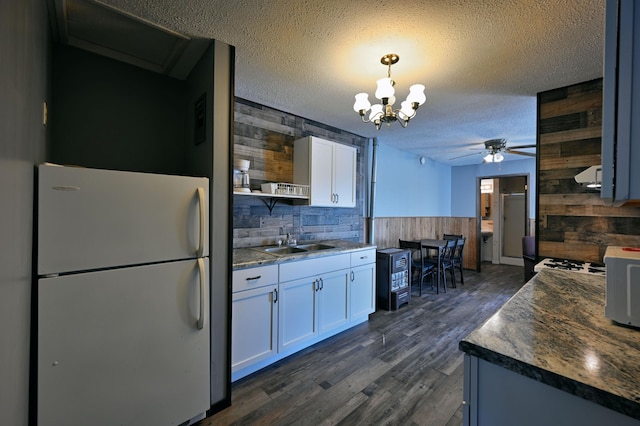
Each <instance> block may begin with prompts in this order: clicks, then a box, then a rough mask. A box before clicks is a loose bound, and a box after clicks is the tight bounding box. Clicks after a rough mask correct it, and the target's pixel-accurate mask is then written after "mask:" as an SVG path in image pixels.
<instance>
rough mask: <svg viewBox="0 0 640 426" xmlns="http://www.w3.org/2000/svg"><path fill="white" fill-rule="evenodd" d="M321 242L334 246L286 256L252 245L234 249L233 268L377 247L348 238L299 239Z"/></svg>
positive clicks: (300, 242)
mask: <svg viewBox="0 0 640 426" xmlns="http://www.w3.org/2000/svg"><path fill="white" fill-rule="evenodd" d="M310 243H321V244H326V245H330V246H334V247H335V248H333V249H328V250H317V251H308V252H304V253H294V254H287V255H285V256H282V255H276V254H270V253H264V252H261V251H258V250H254V249H252V248H250V247H247V248H236V249H233V269H234V270H235V269H244V268H251V267H254V266H262V265H271V264H278V263H284V262H290V261H296V260H302V259H307V258H311V257H320V256H330V255H335V254H339V253H344V252H351V251H358V250H364V249H372V248H376V246H375V245H372V244H365V243H356V242H353V241H346V240H322V241H299V244H310Z"/></svg>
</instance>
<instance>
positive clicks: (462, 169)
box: [451, 158, 536, 218]
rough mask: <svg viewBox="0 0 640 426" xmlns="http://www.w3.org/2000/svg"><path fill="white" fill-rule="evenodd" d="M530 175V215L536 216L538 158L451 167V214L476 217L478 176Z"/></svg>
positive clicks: (531, 216)
mask: <svg viewBox="0 0 640 426" xmlns="http://www.w3.org/2000/svg"><path fill="white" fill-rule="evenodd" d="M526 174H528V175H529V217H530V218H535V217H536V211H535V208H536V160H535V158H526V159H524V160H514V161H503V162H502V163H487V164H477V165H471V166H457V167H452V168H451V188H453V190H454V192H455V193H454V194H453V195H452V196H451V216H454V217H475V216H476V196H477V188H476V185H477V180H476V179H477V178H479V177H480V178H485V177H498V176H507V175H526Z"/></svg>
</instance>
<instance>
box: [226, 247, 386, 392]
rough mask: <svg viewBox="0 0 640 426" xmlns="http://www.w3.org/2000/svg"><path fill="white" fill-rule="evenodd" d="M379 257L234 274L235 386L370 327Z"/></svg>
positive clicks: (349, 256)
mask: <svg viewBox="0 0 640 426" xmlns="http://www.w3.org/2000/svg"><path fill="white" fill-rule="evenodd" d="M375 253H376V252H375V249H371V250H362V251H358V252H352V253H342V254H337V255H335V256H322V257H317V258H311V259H305V260H300V261H292V262H286V263H282V264H279V265H270V266H266V267H257V268H249V269H243V270H237V271H234V273H233V287H234V293H233V304H232V316H231V340H232V342H231V362H232V367H231V368H232V381H235V380H238V379H240V378H242V377H244V376H246V375H248V374H251V373H253V372H254V371H257V370H259V369H261V368H263V367H266V366H267V365H269V364H271V363H273V362H275V361H278V360H279V359H282V358H284V357H286V356H288V355H291V354H293V353H295V352H297V351H299V350H301V349H304V348H305V347H308V346H310V345H312V344H314V343H317V342H319V341H321V340H323V339H325V338H327V337H330V336H332V335H334V334H336V333H339V332H341V331H343V330H346V329H348V328H350V327H352V326H354V325H357V324H360V323H361V322H364V321H366V320H367V319H368V315H369V314H370V313H372V312H374V311H375ZM273 268H276V270H275V271H276V272H277V274H276V275H275V277H277V278H275V279H274V270H273ZM236 290H240V291H236Z"/></svg>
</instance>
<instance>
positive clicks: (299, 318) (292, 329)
mask: <svg viewBox="0 0 640 426" xmlns="http://www.w3.org/2000/svg"><path fill="white" fill-rule="evenodd" d="M315 285H316V282H315V280H314V279H311V278H303V279H300V280H295V281H289V282H286V283H283V284H280V307H279V309H280V311H279V317H280V319H282V320H281V321H280V322H279V328H278V335H279V343H278V350H279V351H283V350H286V349H289V348H290V347H293V346H296V345H300V344H302V343H304V342H306V341H308V340H311V339H313V338H314V337H315V336H316V334H318V313H317V311H316V294H315V290H314V287H315Z"/></svg>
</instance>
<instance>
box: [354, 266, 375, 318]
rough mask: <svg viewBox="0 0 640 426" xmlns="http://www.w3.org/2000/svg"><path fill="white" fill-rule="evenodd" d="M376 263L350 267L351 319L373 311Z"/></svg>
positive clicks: (364, 315)
mask: <svg viewBox="0 0 640 426" xmlns="http://www.w3.org/2000/svg"><path fill="white" fill-rule="evenodd" d="M375 288H376V264H375V263H370V264H368V265H363V266H358V267H356V268H352V269H351V284H350V292H351V294H350V297H349V299H350V302H349V305H350V308H351V320H352V321H353V320H356V319H360V318H362V317H366V316H367V315H369V314H371V313H373V312H375V310H376V299H375V294H376V292H375Z"/></svg>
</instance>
